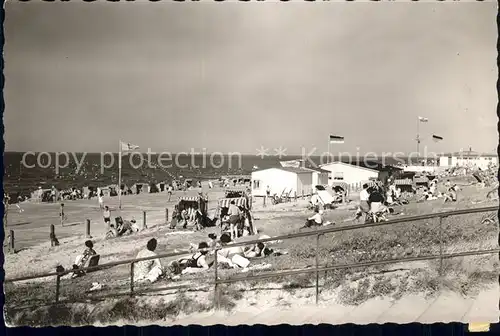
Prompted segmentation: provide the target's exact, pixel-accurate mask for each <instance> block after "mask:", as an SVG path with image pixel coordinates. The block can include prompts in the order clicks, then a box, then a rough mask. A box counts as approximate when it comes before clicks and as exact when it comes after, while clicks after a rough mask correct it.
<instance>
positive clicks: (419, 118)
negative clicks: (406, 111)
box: [418, 117, 429, 122]
mask: <svg viewBox="0 0 500 336" xmlns="http://www.w3.org/2000/svg"><path fill="white" fill-rule="evenodd" d="M418 120H420V121H421V122H428V121H429V119H428V118H424V117H418Z"/></svg>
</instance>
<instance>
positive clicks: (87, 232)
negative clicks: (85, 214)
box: [85, 219, 92, 238]
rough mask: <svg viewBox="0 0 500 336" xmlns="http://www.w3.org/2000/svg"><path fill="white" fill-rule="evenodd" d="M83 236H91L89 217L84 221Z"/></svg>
mask: <svg viewBox="0 0 500 336" xmlns="http://www.w3.org/2000/svg"><path fill="white" fill-rule="evenodd" d="M85 236H86V237H87V238H92V236H90V219H87V221H86V223H85Z"/></svg>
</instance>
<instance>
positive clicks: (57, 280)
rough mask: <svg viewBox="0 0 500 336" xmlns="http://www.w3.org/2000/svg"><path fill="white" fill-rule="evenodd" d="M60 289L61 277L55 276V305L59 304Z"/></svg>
mask: <svg viewBox="0 0 500 336" xmlns="http://www.w3.org/2000/svg"><path fill="white" fill-rule="evenodd" d="M60 287H61V275H59V274H57V276H56V303H57V302H59V291H60Z"/></svg>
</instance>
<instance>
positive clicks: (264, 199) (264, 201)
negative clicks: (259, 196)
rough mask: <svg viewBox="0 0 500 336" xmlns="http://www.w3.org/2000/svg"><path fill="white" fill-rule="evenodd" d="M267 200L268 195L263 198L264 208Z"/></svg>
mask: <svg viewBox="0 0 500 336" xmlns="http://www.w3.org/2000/svg"><path fill="white" fill-rule="evenodd" d="M266 198H267V195H266V196H264V198H263V203H262V207H264V208H265V207H266Z"/></svg>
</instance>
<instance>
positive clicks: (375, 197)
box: [368, 188, 384, 213]
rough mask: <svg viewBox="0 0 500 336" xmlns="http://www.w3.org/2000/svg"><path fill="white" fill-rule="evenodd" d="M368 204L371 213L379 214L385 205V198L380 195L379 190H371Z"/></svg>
mask: <svg viewBox="0 0 500 336" xmlns="http://www.w3.org/2000/svg"><path fill="white" fill-rule="evenodd" d="M368 192H369V194H370V196H369V197H368V203H369V204H370V212H371V213H377V212H380V211H381V210H382V206H383V205H384V197H383V196H382V194H381V193H380V191H379V190H378V189H375V188H369V191H368Z"/></svg>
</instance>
